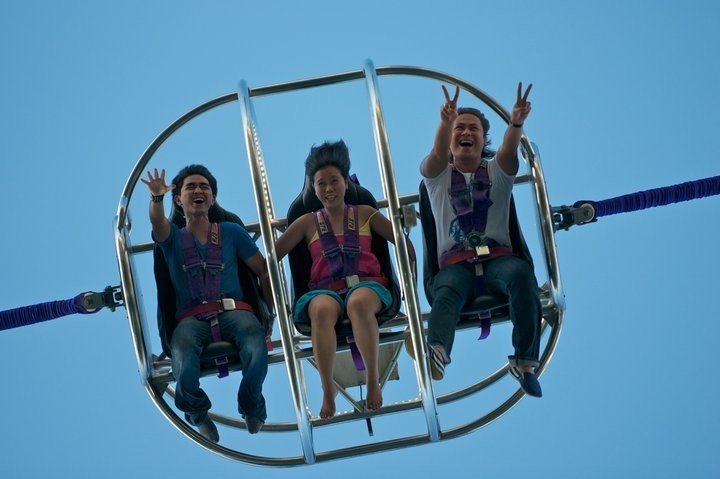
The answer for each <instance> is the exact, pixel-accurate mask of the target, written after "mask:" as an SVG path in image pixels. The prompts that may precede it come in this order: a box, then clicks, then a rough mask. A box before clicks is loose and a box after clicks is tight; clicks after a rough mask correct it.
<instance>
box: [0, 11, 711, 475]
mask: <svg viewBox="0 0 720 479" xmlns="http://www.w3.org/2000/svg"><path fill="white" fill-rule="evenodd" d="M718 20H720V11H719V7H717V6H716V4H715V3H714V2H710V1H697V2H670V1H623V2H620V1H611V2H605V3H584V4H579V3H578V2H562V1H548V2H520V1H505V2H500V1H495V2H485V1H483V2H481V1H460V2H456V3H455V4H453V5H449V4H443V5H440V4H439V3H436V2H427V1H414V2H378V1H375V0H369V1H367V2H362V3H359V2H358V3H353V4H350V2H329V1H323V2H228V1H212V2H202V3H200V2H185V1H175V2H169V1H158V2H137V1H128V2H107V1H94V2H90V1H67V2H42V1H32V0H31V1H23V2H20V1H8V0H4V1H3V2H2V3H0V58H2V63H3V68H2V70H3V74H2V75H0V112H2V115H1V116H0V158H1V159H2V160H1V161H2V164H3V166H4V168H5V169H6V172H7V173H8V174H7V176H6V180H5V182H4V184H3V193H4V197H5V198H6V200H8V201H10V202H11V205H7V206H8V207H7V208H6V209H5V210H4V211H5V213H4V215H3V218H4V220H5V228H4V230H5V233H4V234H3V235H0V251H2V266H3V267H2V268H0V286H2V294H1V295H0V310H4V309H10V308H13V307H17V306H22V305H26V304H33V303H37V302H42V301H48V300H53V299H62V298H69V297H72V296H74V295H75V294H77V293H79V292H81V291H85V290H98V289H102V288H103V287H104V286H106V285H108V284H117V283H118V282H119V276H118V272H117V263H116V260H115V253H114V245H113V232H112V220H113V217H114V216H115V213H116V210H117V204H118V201H119V198H120V194H121V192H122V188H123V186H124V184H125V181H126V179H127V177H128V175H129V173H130V171H131V170H132V168H133V166H134V165H135V163H136V161H137V159H138V158H139V157H140V155H141V154H142V153H143V151H144V149H145V148H146V147H147V146H148V145H149V144H150V143H151V141H152V140H153V139H154V137H155V136H156V135H157V134H159V133H160V132H161V131H162V130H163V129H164V128H165V127H166V126H168V125H169V124H170V123H171V122H172V121H173V120H175V119H176V118H177V117H179V116H180V115H182V114H183V113H185V112H186V111H188V110H190V109H192V108H193V107H195V106H197V105H199V104H201V103H203V102H205V101H207V100H210V99H212V98H215V97H218V96H221V95H224V94H227V93H230V92H233V91H234V90H235V89H236V86H237V82H238V80H240V79H245V80H246V81H247V82H248V84H249V85H250V86H251V87H254V86H262V85H268V84H272V83H277V82H284V81H290V80H295V79H301V78H307V77H313V76H319V75H325V74H331V73H337V72H342V71H348V70H355V69H359V68H361V67H362V65H363V62H364V60H365V59H366V58H371V59H372V60H373V61H374V62H375V64H376V65H377V66H382V65H415V66H422V67H427V68H432V69H436V70H440V71H445V72H448V73H451V74H454V75H456V76H458V77H460V78H462V79H464V80H466V81H469V82H470V83H472V84H474V85H476V86H478V87H480V88H482V89H483V90H485V91H486V92H487V93H489V94H490V95H491V96H493V97H494V98H496V99H497V100H499V101H500V102H501V103H503V104H504V105H506V106H507V107H509V106H510V105H511V104H512V101H513V99H514V94H515V87H516V84H517V82H518V81H523V82H532V83H533V84H534V87H533V90H532V93H531V101H532V102H533V111H532V114H531V117H530V119H529V120H528V123H527V126H526V133H527V134H528V136H529V137H530V138H531V139H532V140H533V141H534V142H536V143H537V144H538V145H539V147H540V152H541V156H542V161H543V166H544V171H545V175H546V179H547V183H548V188H549V192H550V200H551V202H552V203H553V204H556V205H557V204H563V203H572V202H574V201H575V200H577V199H581V198H589V199H603V198H609V197H613V196H616V195H620V194H625V193H629V192H633V191H637V190H642V189H646V188H652V187H658V186H664V185H669V184H674V183H679V182H683V181H689V180H693V179H698V178H704V177H709V176H715V175H717V174H718V167H717V162H718V160H717V154H716V152H715V151H714V150H715V148H714V139H715V136H716V131H717V127H718V122H717V111H718V109H720V95H719V94H718V88H717V86H716V81H717V78H718V74H719V73H720V71H719V70H720V67H719V66H718V63H717V61H716V60H715V55H716V52H715V50H716V46H717V45H718V44H720V33H718V30H717V27H716V25H717V23H718ZM380 88H381V96H382V100H383V105H384V107H385V112H386V115H387V120H388V129H389V134H390V147H391V150H392V153H393V159H394V164H395V169H396V172H397V177H398V186H399V188H400V192H401V193H411V192H414V191H416V186H417V183H418V181H419V178H420V177H419V173H418V164H419V161H420V159H421V158H422V156H423V155H424V154H425V153H426V152H427V151H428V150H429V148H430V146H431V142H432V135H433V132H434V129H435V126H436V122H437V111H438V108H439V106H440V104H441V103H442V94H441V90H440V87H439V84H436V83H433V82H430V81H426V80H422V81H420V80H405V79H398V78H393V79H384V78H381V80H380ZM463 98H465V99H467V96H461V103H462V102H463ZM255 108H256V110H257V113H258V122H259V126H260V128H261V131H260V133H261V135H262V136H261V138H262V144H263V147H264V150H265V156H266V161H267V162H268V172H269V178H270V182H271V183H270V184H271V189H272V192H273V196H274V197H273V200H274V202H275V207H276V211H277V212H278V213H281V212H283V211H285V209H286V208H287V206H288V204H289V202H290V200H291V199H292V197H293V196H294V195H295V194H296V193H297V192H298V191H299V188H300V180H299V179H298V178H300V176H299V175H300V173H299V172H301V171H302V160H303V158H304V157H305V155H306V154H307V150H308V149H309V147H310V146H311V145H312V144H313V143H318V142H322V141H324V140H326V139H337V138H340V137H342V138H344V139H345V140H346V141H347V142H348V144H349V145H350V147H351V158H352V159H353V165H354V166H353V169H354V170H355V171H357V172H358V174H359V175H360V178H361V181H363V183H364V184H367V185H368V186H369V187H370V188H371V189H372V190H373V191H375V192H376V193H378V194H379V192H380V187H379V180H378V178H377V175H378V174H377V168H376V160H375V158H374V146H373V144H372V136H371V130H370V122H369V115H368V108H367V95H366V93H365V87H364V85H363V84H362V82H356V83H354V84H348V85H343V86H342V87H340V86H338V87H332V88H326V89H322V90H312V91H307V92H299V93H294V94H290V95H276V96H272V97H267V98H259V99H257V101H256V103H255ZM491 121H492V118H491ZM493 125H494V127H493V128H492V129H491V131H490V133H491V136H492V138H493V139H494V140H495V142H496V145H497V144H498V143H499V142H500V138H501V133H500V132H501V130H502V129H501V128H500V127H499V123H498V122H497V121H495V122H494V123H493ZM191 162H203V163H206V164H207V165H208V166H209V167H210V168H211V169H212V170H213V171H214V172H215V173H216V175H217V176H218V177H219V179H220V194H219V200H220V202H221V203H222V204H223V205H224V206H226V207H228V208H230V209H232V210H234V211H236V212H238V213H239V214H240V215H241V216H243V217H244V218H245V219H247V220H250V221H253V220H254V218H256V213H255V209H254V205H253V202H252V194H251V192H250V190H249V181H248V180H247V178H246V176H247V160H246V158H245V156H244V146H243V144H242V137H241V135H240V115H239V112H238V110H237V108H236V106H232V105H228V106H226V107H223V108H221V109H218V111H216V112H214V113H213V114H210V115H207V118H205V117H203V119H202V120H199V121H198V122H197V123H196V124H192V125H189V126H188V127H187V128H184V129H183V130H181V131H180V132H179V133H178V134H177V135H176V136H175V137H173V138H172V139H171V141H170V142H168V144H167V145H166V146H164V147H163V149H161V151H159V152H158V155H157V156H156V157H155V159H154V160H153V165H154V166H158V167H166V168H168V170H170V171H173V172H174V171H177V169H179V168H180V167H181V166H183V165H185V164H188V163H191ZM8 169H9V171H8ZM138 191H139V192H138V195H137V197H136V198H135V199H134V201H133V202H132V203H131V213H132V214H133V219H134V224H135V229H134V232H133V235H134V237H135V241H137V242H142V241H144V240H145V239H147V238H148V235H147V231H148V225H147V219H146V207H147V201H146V199H145V196H144V195H145V192H144V191H141V190H138ZM521 195H522V193H521ZM718 206H720V198H717V197H715V198H708V199H703V200H699V201H694V202H690V203H684V204H678V205H672V206H668V207H664V208H657V209H654V210H648V211H645V212H639V213H634V214H627V215H621V216H616V217H608V218H604V219H601V220H600V221H599V222H598V223H595V224H592V225H589V226H584V227H580V228H575V229H573V230H571V231H569V232H560V233H558V235H557V246H558V250H559V259H560V265H561V271H562V277H563V281H564V284H565V292H566V299H567V314H566V318H565V319H566V322H565V327H564V329H563V333H562V337H561V339H560V343H559V346H558V349H557V351H556V354H555V357H554V359H553V361H552V363H551V364H550V367H549V368H548V370H547V372H546V373H545V374H544V375H543V377H542V384H543V388H544V392H545V397H544V398H543V399H542V400H530V399H524V400H522V401H521V402H520V403H519V404H518V405H517V406H516V407H515V408H513V409H512V410H511V411H510V412H509V413H508V414H506V415H505V416H503V417H502V418H501V419H500V420H498V421H496V422H494V423H492V424H491V425H489V426H488V427H486V428H484V429H482V430H480V431H478V432H475V433H474V434H471V435H468V436H465V437H462V438H460V439H456V440H452V441H445V442H442V443H439V444H432V445H426V446H421V447H414V448H409V449H405V450H400V451H393V452H390V453H384V454H375V455H371V456H364V457H358V458H353V459H349V460H345V461H335V462H331V463H324V464H319V465H316V466H312V467H304V468H299V469H293V470H287V469H282V470H274V469H258V468H255V467H253V466H248V465H244V464H239V463H235V462H232V461H229V460H226V459H223V458H221V457H218V456H215V455H213V454H211V453H209V452H207V451H206V450H204V449H202V448H200V447H198V446H196V445H195V444H194V443H192V442H191V441H189V440H188V439H186V438H185V437H184V436H182V435H181V434H180V433H178V432H177V431H176V430H175V429H174V428H173V427H172V426H171V425H170V424H169V423H167V422H166V421H165V419H164V418H163V417H162V416H161V415H160V413H158V412H157V410H156V409H155V406H154V405H153V404H152V403H151V401H150V400H149V399H148V397H147V395H146V393H145V391H144V390H143V388H142V386H141V382H140V378H139V376H138V374H137V368H136V363H135V359H134V355H133V349H132V344H131V340H130V334H129V328H128V324H127V319H126V316H125V312H124V310H119V311H116V312H115V313H111V312H109V311H103V312H101V313H99V314H97V315H94V316H89V317H85V316H82V317H81V316H72V317H68V318H65V319H61V320H57V321H54V322H49V323H44V324H41V325H35V326H32V327H27V328H21V329H16V330H11V331H5V332H2V333H0V363H2V364H3V365H4V367H3V386H2V394H0V408H1V409H2V410H3V411H5V414H4V420H3V432H2V433H1V434H0V471H2V476H3V477H7V478H36V477H48V476H50V477H69V476H73V477H90V476H98V475H102V476H105V477H127V476H128V475H130V474H132V475H133V476H134V477H151V476H153V477H156V476H158V475H159V474H164V475H170V476H175V477H186V476H191V475H196V474H201V473H209V474H218V475H222V474H260V475H261V476H262V477H291V476H292V477H298V478H302V477H311V476H315V475H317V474H318V473H319V474H322V475H323V476H325V475H330V474H343V475H344V476H346V477H347V476H350V477H365V476H366V475H368V474H373V473H375V471H379V470H383V469H385V470H387V469H390V468H392V470H402V471H403V472H405V473H408V474H421V475H427V474H430V475H435V474H442V473H446V472H447V471H451V472H452V473H454V474H457V473H464V472H467V473H468V474H473V475H478V474H483V475H487V477H517V476H526V475H534V477H550V476H553V477H578V476H580V477H608V476H610V475H613V476H616V477H650V476H652V477H677V476H679V475H680V474H683V475H684V476H688V477H717V476H718V475H720V460H719V459H718V456H717V454H716V451H715V447H714V444H715V443H716V441H715V438H716V437H717V436H718V433H720V408H718V406H717V401H716V398H717V395H718V392H720V391H719V390H718V384H717V381H716V380H715V379H714V377H715V376H714V368H713V366H712V364H713V362H714V359H715V357H716V351H715V347H716V344H717V341H716V338H717V337H718V335H720V325H718V322H717V320H718V318H720V306H718V300H717V287H716V285H717V279H716V277H715V274H714V273H715V271H717V270H718V268H719V267H720V254H718V252H717V248H716V244H717V241H718V236H719V234H720V229H719V228H718V226H717V222H716V221H714V220H715V219H716V218H717V213H716V210H717V208H718ZM521 215H523V216H524V217H527V218H528V224H527V226H526V227H525V230H526V231H525V234H526V236H528V237H529V238H530V239H532V240H534V236H535V235H534V233H533V232H532V227H533V226H532V215H531V212H530V210H529V209H528V208H527V206H525V207H524V208H521ZM413 240H414V242H415V244H416V246H418V247H420V245H421V242H420V240H419V237H418V236H417V232H415V233H414V236H413ZM138 263H139V267H140V268H141V270H143V271H144V274H145V276H144V278H143V285H144V289H143V291H144V295H145V300H146V305H145V309H146V312H147V313H148V314H149V315H152V314H154V304H153V295H154V292H153V290H152V283H151V277H150V274H151V273H150V267H149V261H148V259H147V258H143V259H141V260H139V261H138ZM540 276H541V275H540ZM508 335H509V330H508V329H507V328H504V329H503V328H497V331H496V332H494V333H493V335H491V338H490V339H488V340H487V341H486V342H484V343H480V344H478V343H476V342H474V341H473V340H472V338H469V337H467V336H464V337H463V338H462V339H461V342H460V344H461V345H462V347H461V348H460V350H459V352H458V353H457V360H455V361H454V362H453V364H452V366H450V368H449V369H448V374H449V377H448V379H447V385H446V383H445V382H443V383H438V385H437V388H440V389H441V390H442V388H445V387H450V386H451V385H452V384H454V382H459V381H461V380H463V379H465V378H466V377H475V376H477V375H478V374H479V372H485V371H486V370H488V369H493V368H494V367H496V366H498V365H500V364H501V362H502V358H503V357H504V355H506V354H508V353H509V347H510V343H509V337H508ZM400 367H401V374H404V376H405V377H404V380H405V381H406V382H407V380H408V379H409V380H410V381H411V382H412V377H411V375H412V365H411V364H410V363H409V360H408V359H407V358H406V357H405V356H404V355H403V359H402V363H401V365H400ZM284 374H285V373H284V371H283V370H282V369H281V368H277V367H276V368H273V369H272V370H271V378H270V379H269V380H268V383H267V386H266V395H267V397H268V401H269V408H270V409H269V412H270V414H271V416H272V415H273V414H275V416H276V417H277V418H281V419H284V420H287V419H288V416H287V404H288V403H289V400H290V399H289V394H288V387H287V380H286V379H285V376H284ZM308 376H311V377H310V378H309V381H310V383H311V384H310V385H309V387H310V388H311V389H310V403H311V407H312V408H313V409H314V410H315V411H317V408H318V407H319V395H318V394H317V387H316V386H317V382H316V379H315V378H314V377H312V376H313V375H312V374H310V373H308ZM236 380H237V378H234V379H230V380H229V381H230V382H228V383H225V384H219V385H218V384H215V383H216V381H215V382H213V381H210V382H209V385H208V388H210V389H211V390H212V394H213V399H214V400H215V399H217V401H218V403H220V404H221V403H222V401H223V398H230V397H231V396H232V395H233V389H234V387H235V384H234V383H233V381H236ZM512 386H513V385H512V384H511V383H510V381H509V380H506V381H504V382H503V383H502V384H501V385H500V386H499V389H500V390H501V392H502V391H510V390H512ZM313 388H314V389H313ZM401 391H403V386H400V385H399V384H397V385H396V384H395V383H390V384H389V385H388V387H387V388H386V399H387V400H393V399H399V396H400V393H401ZM474 401H475V402H473V401H471V402H470V403H469V405H467V406H464V409H463V410H461V411H457V410H448V411H446V412H443V410H442V409H441V414H443V421H447V422H448V423H453V421H462V418H463V417H466V416H467V415H470V417H473V416H472V414H473V411H472V409H473V407H475V404H477V407H478V409H481V408H482V407H484V406H485V403H486V402H488V401H487V400H486V398H485V397H478V398H477V399H476V400H474ZM463 415H465V416H463ZM271 419H272V418H271ZM406 423H407V424H406ZM396 424H400V425H402V426H405V425H407V426H408V427H410V428H414V429H412V430H413V431H417V430H419V429H421V428H422V419H421V418H420V417H419V416H418V417H417V418H416V420H415V421H404V420H397V421H396V420H395V419H393V418H389V419H387V420H386V419H384V418H379V419H378V420H376V422H375V428H376V432H377V433H378V435H383V434H388V433H389V432H390V430H391V429H392V428H394V427H396ZM398 427H399V426H398ZM220 433H221V435H224V437H229V438H232V440H233V441H235V443H234V444H236V445H237V447H241V448H242V447H244V445H245V444H247V447H248V449H249V450H279V451H286V450H287V451H291V452H292V454H297V452H296V449H297V448H298V447H299V446H298V443H297V439H296V437H294V436H293V435H286V436H280V437H279V438H275V437H273V435H269V434H265V435H262V434H261V435H260V436H261V437H258V438H257V439H256V438H255V437H253V438H250V437H249V436H247V435H239V434H238V435H237V437H235V435H234V433H232V432H230V431H228V430H227V429H225V428H221V430H220ZM349 434H356V435H357V437H362V435H363V434H364V425H363V424H360V425H354V426H351V427H348V428H345V429H338V431H332V430H329V431H327V432H326V431H325V430H322V431H319V432H318V433H317V438H318V441H319V442H320V443H321V444H323V445H325V446H327V445H328V444H332V443H333V442H334V441H338V440H345V439H344V437H345V436H347V435H349ZM253 448H254V449H253Z"/></svg>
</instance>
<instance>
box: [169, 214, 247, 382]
mask: <svg viewBox="0 0 720 479" xmlns="http://www.w3.org/2000/svg"><path fill="white" fill-rule="evenodd" d="M221 231H222V230H221V228H220V225H219V224H218V223H211V224H210V226H209V228H208V238H207V243H206V244H207V245H208V248H207V254H206V258H205V261H203V260H202V258H200V253H199V252H198V249H197V247H196V246H195V238H194V237H193V235H192V233H191V232H190V231H189V230H188V229H187V228H182V229H181V230H180V239H181V241H182V248H183V261H184V264H183V271H185V272H186V273H187V278H188V285H189V287H190V304H189V307H187V308H186V309H184V310H182V311H179V312H178V313H177V314H176V316H175V319H176V320H177V321H180V320H181V319H183V318H187V317H190V316H194V317H195V318H197V319H199V320H201V321H208V322H209V323H210V332H211V334H212V338H213V341H214V342H218V341H222V335H221V334H220V322H219V321H218V315H219V314H220V313H224V312H226V311H234V310H236V309H238V310H243V311H249V312H251V313H254V311H253V309H252V307H251V306H250V305H249V304H247V303H245V302H244V301H236V300H234V299H232V298H223V297H222V293H221V292H220V280H221V278H222V270H223V269H224V268H225V265H224V264H223V262H222V233H221ZM228 363H229V359H228V357H227V356H223V357H220V358H216V359H215V365H216V366H217V367H218V377H220V378H224V377H225V376H227V375H228V373H229V369H228Z"/></svg>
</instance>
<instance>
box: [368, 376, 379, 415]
mask: <svg viewBox="0 0 720 479" xmlns="http://www.w3.org/2000/svg"><path fill="white" fill-rule="evenodd" d="M382 404H383V398H382V389H380V385H379V384H378V383H376V382H372V383H368V385H367V398H366V399H365V406H366V407H367V408H368V409H369V410H371V411H375V410H376V409H380V407H381V406H382Z"/></svg>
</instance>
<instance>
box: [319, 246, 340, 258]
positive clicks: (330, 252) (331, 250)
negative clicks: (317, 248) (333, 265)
mask: <svg viewBox="0 0 720 479" xmlns="http://www.w3.org/2000/svg"><path fill="white" fill-rule="evenodd" d="M340 251H342V249H341V248H340V246H339V245H336V246H333V247H332V248H328V249H327V250H323V252H322V255H323V256H324V257H325V258H332V257H334V256H336V255H338V254H339V253H340Z"/></svg>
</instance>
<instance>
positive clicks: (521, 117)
mask: <svg viewBox="0 0 720 479" xmlns="http://www.w3.org/2000/svg"><path fill="white" fill-rule="evenodd" d="M531 89H532V83H531V84H530V85H528V88H527V90H526V91H525V94H524V95H523V94H522V82H520V83H518V89H517V99H516V100H515V105H513V108H512V112H511V113H510V123H512V124H513V125H515V126H520V125H522V124H523V123H525V120H526V119H527V117H528V115H529V114H530V110H531V103H530V102H529V101H528V95H529V94H530V90H531Z"/></svg>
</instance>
